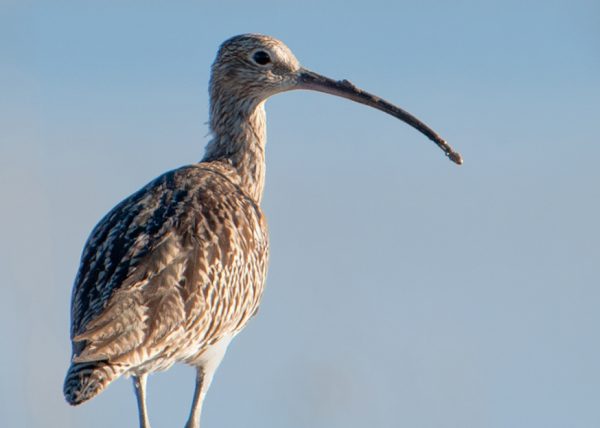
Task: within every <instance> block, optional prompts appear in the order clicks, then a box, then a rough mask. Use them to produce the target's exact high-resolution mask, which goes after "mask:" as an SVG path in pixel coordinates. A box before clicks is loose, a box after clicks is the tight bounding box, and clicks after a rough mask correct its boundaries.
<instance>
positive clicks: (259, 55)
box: [252, 51, 271, 65]
mask: <svg viewBox="0 0 600 428" xmlns="http://www.w3.org/2000/svg"><path fill="white" fill-rule="evenodd" d="M252 59H253V60H254V62H255V63H257V64H258V65H267V64H268V63H270V62H271V57H270V56H269V54H268V53H266V52H265V51H257V52H255V53H254V55H252Z"/></svg>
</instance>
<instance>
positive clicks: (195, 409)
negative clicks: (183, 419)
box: [185, 367, 208, 428]
mask: <svg viewBox="0 0 600 428" xmlns="http://www.w3.org/2000/svg"><path fill="white" fill-rule="evenodd" d="M204 380H205V377H204V370H203V369H202V367H197V368H196V389H195V390H194V401H193V402H192V411H191V412H190V418H189V419H188V421H187V423H186V424H185V428H200V414H201V413H202V402H203V401H204V396H205V395H206V390H207V389H208V385H206V383H205V382H204Z"/></svg>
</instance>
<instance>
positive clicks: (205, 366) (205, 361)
mask: <svg viewBox="0 0 600 428" xmlns="http://www.w3.org/2000/svg"><path fill="white" fill-rule="evenodd" d="M231 339H232V337H231V336H226V337H224V338H223V339H221V340H220V341H219V342H217V343H215V344H214V345H213V346H211V347H209V348H208V349H207V350H206V351H205V352H204V353H203V354H202V355H201V356H200V357H199V358H198V359H197V360H196V361H195V364H194V365H195V366H196V390H195V391H194V402H193V403H192V411H191V412H190V418H189V419H188V421H187V424H185V428H200V414H201V413H202V402H203V401H204V397H205V396H206V392H207V391H208V388H209V387H210V383H211V382H212V379H213V376H214V374H215V372H216V371H217V367H219V364H221V360H223V356H225V351H226V350H227V345H229V342H230V341H231Z"/></svg>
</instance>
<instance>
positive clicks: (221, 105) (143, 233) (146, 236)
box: [64, 34, 462, 428]
mask: <svg viewBox="0 0 600 428" xmlns="http://www.w3.org/2000/svg"><path fill="white" fill-rule="evenodd" d="M294 89H309V90H315V91H320V92H325V93H329V94H333V95H337V96H341V97H344V98H348V99H350V100H352V101H356V102H359V103H362V104H366V105H368V106H371V107H374V108H377V109H379V110H382V111H383V112H385V113H388V114H390V115H392V116H395V117H396V118H398V119H401V120H402V121H404V122H406V123H408V124H409V125H411V126H413V127H414V128H416V129H417V130H419V131H420V132H422V133H423V134H425V135H426V136H427V137H428V138H429V139H431V140H432V141H433V142H435V143H436V144H437V145H438V146H439V147H440V148H441V149H442V150H443V151H444V153H445V154H446V155H447V156H448V157H449V158H450V159H451V160H452V161H454V162H455V163H457V164H461V163H462V159H461V157H460V155H459V154H458V153H456V152H454V151H453V150H452V149H451V148H450V146H449V145H448V144H446V142H445V141H444V140H443V139H442V138H440V137H439V136H438V135H437V134H436V133H435V132H434V131H433V130H431V129H430V128H429V127H428V126H426V125H425V124H424V123H423V122H421V121H420V120H418V119H417V118H415V117H414V116H412V115H410V114H409V113H407V112H405V111H404V110H402V109H400V108H398V107H396V106H394V105H392V104H390V103H388V102H387V101H384V100H383V99H381V98H379V97H376V96H374V95H371V94H369V93H367V92H365V91H362V90H361V89H359V88H357V87H356V86H354V85H353V84H351V83H350V82H349V81H347V80H341V81H336V80H332V79H329V78H327V77H324V76H321V75H319V74H317V73H314V72H312V71H310V70H307V69H305V68H303V67H301V66H300V64H299V62H298V60H297V59H296V58H295V56H294V55H293V54H292V52H291V51H290V50H289V49H288V47H287V46H286V45H284V44H283V43H282V42H280V41H279V40H277V39H274V38H272V37H268V36H263V35H258V34H244V35H240V36H236V37H233V38H231V39H229V40H227V41H225V42H224V43H223V44H222V45H221V47H220V49H219V51H218V53H217V57H216V59H215V61H214V63H213V65H212V75H211V80H210V130H211V133H212V139H211V140H210V142H209V143H208V145H207V147H206V153H205V156H204V158H203V159H202V161H201V162H199V163H196V164H193V165H189V166H184V167H182V168H179V169H176V170H174V171H170V172H167V173H165V174H163V175H161V176H160V177H158V178H156V179H155V180H153V181H151V182H150V183H149V184H148V185H146V186H145V187H143V188H142V189H141V190H139V191H138V192H136V193H134V194H133V195H131V196H130V197H128V198H127V199H125V200H124V201H122V202H121V203H119V204H118V205H117V206H116V207H115V208H113V209H112V211H110V212H109V213H108V214H107V215H106V216H105V217H104V218H103V219H102V220H101V221H100V222H99V223H98V225H97V226H96V227H95V228H94V230H93V231H92V233H91V235H90V237H89V238H88V240H87V243H86V245H85V248H84V250H83V254H82V256H81V263H80V266H79V271H78V273H77V277H76V279H75V285H74V287H73V292H72V298H71V341H72V359H71V365H70V367H69V370H68V372H67V375H66V379H65V383H64V395H65V398H66V400H67V401H68V402H69V403H70V404H72V405H77V404H80V403H83V402H84V401H86V400H89V399H91V398H92V397H94V396H96V395H97V394H99V393H100V392H101V391H102V390H104V388H106V386H107V385H108V384H110V383H111V382H112V381H114V380H115V379H117V378H118V377H120V376H123V375H126V376H132V377H133V384H134V389H135V394H136V398H137V404H138V412H139V421H140V426H141V427H142V428H148V427H149V426H150V423H149V419H148V413H147V409H146V399H145V397H146V379H147V376H148V374H149V373H151V372H154V371H158V370H165V369H167V368H169V367H170V366H171V365H172V364H174V363H176V362H182V363H186V364H189V365H191V366H193V367H195V368H196V387H195V392H194V396H193V402H192V408H191V412H190V415H189V418H188V421H187V424H186V427H188V428H198V427H199V426H200V414H201V409H202V402H203V399H204V397H205V395H206V392H207V390H208V388H209V386H210V383H211V381H212V378H213V375H214V373H215V370H216V369H217V367H218V366H219V364H220V362H221V360H222V358H223V356H224V354H225V351H226V349H227V346H228V344H229V342H230V341H231V339H233V337H235V335H236V334H238V333H239V332H240V330H242V329H243V328H244V326H245V325H246V323H247V322H248V320H249V319H250V318H251V317H252V316H253V315H254V314H255V313H256V310H257V308H258V305H259V303H260V299H261V295H262V293H263V287H264V282H265V276H266V272H267V259H268V253H269V244H268V233H267V224H266V221H265V217H264V215H263V213H262V211H261V208H260V202H261V198H262V194H263V185H264V180H265V141H266V127H265V124H266V116H265V109H264V104H265V101H266V99H267V98H269V97H270V96H271V95H275V94H277V93H280V92H285V91H290V90H294Z"/></svg>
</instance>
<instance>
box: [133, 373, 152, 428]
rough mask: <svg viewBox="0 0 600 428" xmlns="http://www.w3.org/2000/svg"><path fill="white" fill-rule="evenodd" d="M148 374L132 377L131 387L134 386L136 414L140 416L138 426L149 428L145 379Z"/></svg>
mask: <svg viewBox="0 0 600 428" xmlns="http://www.w3.org/2000/svg"><path fill="white" fill-rule="evenodd" d="M147 379H148V374H147V373H144V374H142V375H140V376H134V377H133V387H134V388H135V397H136V398H137V404H138V414H139V417H140V428H150V420H149V419H148V411H147V409H146V380H147Z"/></svg>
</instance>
